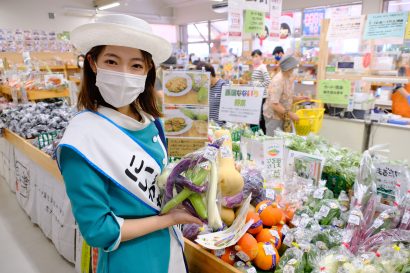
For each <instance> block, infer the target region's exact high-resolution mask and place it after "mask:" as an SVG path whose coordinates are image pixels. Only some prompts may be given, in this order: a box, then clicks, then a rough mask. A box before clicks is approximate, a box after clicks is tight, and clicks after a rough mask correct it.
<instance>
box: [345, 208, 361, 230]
mask: <svg viewBox="0 0 410 273" xmlns="http://www.w3.org/2000/svg"><path fill="white" fill-rule="evenodd" d="M362 218H363V214H362V212H361V211H360V210H358V209H353V210H352V211H351V212H350V215H349V219H348V220H347V222H348V223H350V224H353V225H356V226H358V225H359V224H360V221H361V219H362Z"/></svg>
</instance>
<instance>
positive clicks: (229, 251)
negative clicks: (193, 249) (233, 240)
mask: <svg viewBox="0 0 410 273" xmlns="http://www.w3.org/2000/svg"><path fill="white" fill-rule="evenodd" d="M212 252H213V254H214V255H215V256H217V257H218V258H220V259H221V260H222V261H224V262H226V263H228V264H230V265H233V264H234V263H235V254H236V251H235V250H234V249H233V247H228V248H225V249H222V250H213V251H212Z"/></svg>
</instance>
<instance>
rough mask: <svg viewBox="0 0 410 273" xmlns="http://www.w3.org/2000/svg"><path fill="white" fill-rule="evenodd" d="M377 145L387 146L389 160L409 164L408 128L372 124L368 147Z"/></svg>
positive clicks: (409, 139)
mask: <svg viewBox="0 0 410 273" xmlns="http://www.w3.org/2000/svg"><path fill="white" fill-rule="evenodd" d="M378 144H388V148H389V150H390V154H389V158H390V159H392V160H407V161H408V162H410V126H402V125H394V124H386V123H373V124H372V126H371V130H370V137H369V146H373V145H378Z"/></svg>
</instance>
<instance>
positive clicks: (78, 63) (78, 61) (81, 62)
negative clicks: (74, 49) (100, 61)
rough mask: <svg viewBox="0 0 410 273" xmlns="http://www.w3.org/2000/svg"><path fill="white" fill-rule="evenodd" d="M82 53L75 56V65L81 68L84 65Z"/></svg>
mask: <svg viewBox="0 0 410 273" xmlns="http://www.w3.org/2000/svg"><path fill="white" fill-rule="evenodd" d="M84 58H85V56H84V54H80V55H78V56H77V67H78V68H81V69H83V67H84Z"/></svg>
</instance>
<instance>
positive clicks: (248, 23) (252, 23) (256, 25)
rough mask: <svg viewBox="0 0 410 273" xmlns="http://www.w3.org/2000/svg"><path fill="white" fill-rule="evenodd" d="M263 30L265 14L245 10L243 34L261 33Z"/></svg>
mask: <svg viewBox="0 0 410 273" xmlns="http://www.w3.org/2000/svg"><path fill="white" fill-rule="evenodd" d="M264 28H265V13H264V12H261V11H256V10H245V19H244V32H245V33H254V34H257V33H262V32H263V31H264Z"/></svg>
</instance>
